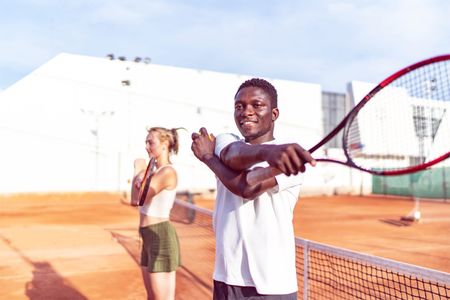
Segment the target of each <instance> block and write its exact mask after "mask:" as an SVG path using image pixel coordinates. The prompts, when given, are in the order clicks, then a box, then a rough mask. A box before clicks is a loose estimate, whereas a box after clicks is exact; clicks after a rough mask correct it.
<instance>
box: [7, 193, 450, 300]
mask: <svg viewBox="0 0 450 300" xmlns="http://www.w3.org/2000/svg"><path fill="white" fill-rule="evenodd" d="M120 199H121V197H120V195H118V194H107V193H85V194H51V195H48V194H46V195H12V196H0V299H8V300H14V299H33V300H35V299H145V293H144V288H143V284H142V281H141V277H140V276H141V275H140V269H139V267H138V264H137V260H138V255H139V254H138V253H139V250H138V249H139V239H138V234H137V230H136V224H137V218H138V217H137V211H136V209H134V208H132V207H130V206H126V205H124V204H123V203H122V202H121V200H120ZM194 201H195V203H196V204H197V205H200V206H203V207H207V208H212V207H213V205H214V203H213V201H212V199H202V198H200V197H195V198H194ZM420 207H421V212H422V219H421V222H420V223H408V222H402V221H401V220H400V217H401V216H404V215H406V214H407V213H408V212H409V211H411V209H412V208H413V202H412V201H410V200H404V199H386V198H379V197H378V198H377V197H363V198H360V197H349V196H339V197H323V198H302V199H300V201H299V202H298V204H297V207H296V210H295V220H294V226H295V231H296V234H297V235H298V236H301V237H303V238H305V239H309V240H313V241H318V242H321V243H326V244H330V245H334V246H338V247H342V248H347V249H351V250H355V251H359V252H363V253H369V254H373V255H376V256H381V257H385V258H390V259H393V260H398V261H402V262H406V263H409V264H414V265H419V266H422V267H426V268H431V269H436V270H440V271H444V272H450V255H449V253H450V203H448V202H447V203H443V202H421V204H420ZM174 224H175V226H176V227H177V230H178V234H179V237H180V242H181V249H182V255H183V258H182V259H183V267H182V268H180V269H179V270H178V272H177V291H176V293H177V299H195V300H201V299H210V287H211V270H212V266H211V264H210V262H211V261H212V259H213V257H212V253H213V251H214V249H213V245H214V244H213V240H212V239H210V238H208V236H207V235H208V234H209V233H210V231H209V229H207V228H206V229H205V230H206V231H207V233H206V234H205V232H198V231H194V230H192V227H190V225H189V224H187V223H186V222H180V221H176V220H175V221H174Z"/></svg>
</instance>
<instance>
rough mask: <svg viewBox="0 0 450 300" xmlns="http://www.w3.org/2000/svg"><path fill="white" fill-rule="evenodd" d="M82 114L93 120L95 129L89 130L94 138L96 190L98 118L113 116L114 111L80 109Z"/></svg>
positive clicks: (96, 186) (98, 143) (98, 147)
mask: <svg viewBox="0 0 450 300" xmlns="http://www.w3.org/2000/svg"><path fill="white" fill-rule="evenodd" d="M80 110H81V112H82V113H84V114H87V115H89V116H91V117H93V118H94V120H95V127H94V128H93V129H91V133H92V135H93V136H94V137H95V189H96V190H98V188H99V186H98V181H99V180H98V179H99V178H98V177H99V176H98V175H99V161H100V134H99V132H100V118H102V117H109V116H112V115H114V111H112V110H111V111H94V110H85V109H80Z"/></svg>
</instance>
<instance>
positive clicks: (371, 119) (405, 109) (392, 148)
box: [247, 54, 450, 185]
mask: <svg viewBox="0 0 450 300" xmlns="http://www.w3.org/2000/svg"><path fill="white" fill-rule="evenodd" d="M449 114H450V54H447V55H441V56H437V57H433V58H430V59H426V60H423V61H421V62H418V63H415V64H413V65H411V66H409V67H406V68H404V69H402V70H400V71H398V72H396V73H395V74H393V75H391V76H389V77H388V78H386V79H385V80H384V81H382V82H381V83H380V84H378V85H377V86H376V87H375V88H373V89H372V90H371V91H370V92H369V93H368V94H367V95H366V96H365V97H364V98H362V99H361V101H360V102H359V103H357V104H356V105H355V107H354V108H353V109H352V110H351V111H350V112H349V113H348V114H347V116H345V118H344V119H343V120H342V121H341V122H340V123H339V125H338V126H337V127H336V128H335V129H334V130H333V131H331V132H330V133H329V134H328V135H327V136H326V137H325V138H323V139H322V140H321V141H320V142H319V143H318V144H317V145H315V146H314V147H312V148H311V149H309V153H314V152H315V151H316V150H317V149H319V148H320V147H322V146H323V145H324V144H326V143H327V142H329V141H330V140H331V139H333V138H335V137H336V136H337V135H338V133H340V132H342V147H343V152H344V155H345V157H346V160H337V159H331V158H328V157H324V158H317V159H315V161H318V162H332V163H338V164H342V165H346V166H349V167H352V168H356V169H359V170H361V171H364V172H368V173H370V174H373V175H380V176H393V175H403V174H409V173H414V172H418V171H421V170H424V169H427V168H429V167H431V166H433V165H435V164H437V163H440V162H442V161H443V160H445V159H447V158H449V157H450V115H449ZM305 162H308V161H305ZM269 164H270V165H271V166H270V167H267V168H259V169H255V170H253V171H250V172H249V173H248V174H247V182H248V184H250V185H254V184H256V183H258V182H260V181H263V180H265V179H268V178H271V177H273V176H276V175H278V174H281V173H286V172H285V171H282V170H280V169H279V168H276V167H274V165H273V164H271V163H270V162H269ZM288 174H289V173H288Z"/></svg>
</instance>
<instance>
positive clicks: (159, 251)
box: [139, 221, 181, 273]
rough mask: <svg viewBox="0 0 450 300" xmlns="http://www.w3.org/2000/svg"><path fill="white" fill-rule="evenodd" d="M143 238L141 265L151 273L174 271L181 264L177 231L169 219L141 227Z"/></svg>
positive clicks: (140, 231)
mask: <svg viewBox="0 0 450 300" xmlns="http://www.w3.org/2000/svg"><path fill="white" fill-rule="evenodd" d="M139 234H140V235H141V238H142V241H143V243H142V252H141V266H143V267H147V269H148V271H149V272H150V273H157V272H172V271H175V270H176V268H177V267H179V266H181V257H180V244H179V241H178V236H177V232H176V231H175V228H174V227H173V225H172V224H171V223H170V222H169V221H165V222H161V223H157V224H152V225H149V226H146V227H140V228H139Z"/></svg>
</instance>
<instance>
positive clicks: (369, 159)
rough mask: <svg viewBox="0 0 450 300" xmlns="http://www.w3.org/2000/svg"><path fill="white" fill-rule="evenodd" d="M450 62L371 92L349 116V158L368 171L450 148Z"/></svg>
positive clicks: (414, 162)
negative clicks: (366, 100) (353, 114)
mask: <svg viewBox="0 0 450 300" xmlns="http://www.w3.org/2000/svg"><path fill="white" fill-rule="evenodd" d="M449 114H450V62H449V61H448V60H444V61H439V62H435V63H431V64H427V65H424V66H421V67H419V68H417V69H414V70H412V71H409V72H407V73H406V74H403V75H402V76H400V77H398V78H397V79H395V80H393V81H392V82H390V83H389V84H388V85H387V86H385V87H384V88H382V89H380V90H378V92H376V93H374V95H371V99H370V100H369V101H368V102H367V103H366V104H365V105H364V106H363V107H362V108H361V109H360V110H359V111H358V113H357V114H356V116H354V117H353V118H352V119H350V120H349V123H348V124H347V127H346V128H345V131H344V136H343V144H344V149H345V151H346V155H347V158H348V159H349V161H351V162H353V163H354V164H355V165H356V166H358V167H360V168H363V169H366V170H380V171H382V170H401V169H407V168H411V167H416V166H419V165H421V164H424V163H426V162H429V161H431V160H433V159H436V158H437V157H440V156H441V155H443V154H445V153H448V152H449V150H450V120H449V119H450V116H449Z"/></svg>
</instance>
